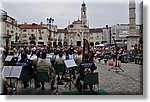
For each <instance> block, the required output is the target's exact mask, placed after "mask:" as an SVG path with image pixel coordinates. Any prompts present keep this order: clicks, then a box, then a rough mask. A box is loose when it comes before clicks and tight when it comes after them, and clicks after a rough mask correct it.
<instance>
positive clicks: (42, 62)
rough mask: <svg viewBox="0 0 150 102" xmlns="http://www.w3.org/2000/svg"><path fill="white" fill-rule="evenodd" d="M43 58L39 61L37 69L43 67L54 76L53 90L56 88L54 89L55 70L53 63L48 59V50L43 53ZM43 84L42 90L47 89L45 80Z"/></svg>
mask: <svg viewBox="0 0 150 102" xmlns="http://www.w3.org/2000/svg"><path fill="white" fill-rule="evenodd" d="M41 58H42V59H41V60H40V61H38V62H37V70H38V69H43V70H46V71H47V72H48V73H49V75H50V76H51V77H52V82H51V90H54V89H56V88H55V87H54V79H55V78H54V77H55V70H54V68H53V67H52V64H51V63H50V62H49V61H47V60H46V52H43V53H42V56H41ZM41 84H42V90H45V87H44V82H42V83H41Z"/></svg>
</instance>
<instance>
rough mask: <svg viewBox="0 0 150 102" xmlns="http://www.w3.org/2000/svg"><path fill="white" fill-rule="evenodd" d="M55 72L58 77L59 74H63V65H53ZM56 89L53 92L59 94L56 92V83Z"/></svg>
mask: <svg viewBox="0 0 150 102" xmlns="http://www.w3.org/2000/svg"><path fill="white" fill-rule="evenodd" d="M55 70H56V73H57V74H58V75H60V74H62V75H63V74H64V73H65V65H64V64H56V65H55ZM58 81H59V80H58ZM56 88H57V89H56V92H55V94H59V91H58V82H57V87H56Z"/></svg>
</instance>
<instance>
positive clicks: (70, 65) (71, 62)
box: [64, 59, 77, 90]
mask: <svg viewBox="0 0 150 102" xmlns="http://www.w3.org/2000/svg"><path fill="white" fill-rule="evenodd" d="M64 63H65V65H66V67H67V69H68V70H69V74H70V76H69V79H68V80H67V83H66V84H65V87H66V86H67V85H68V84H69V90H71V83H72V84H74V82H73V80H72V71H73V69H74V68H75V67H76V66H77V65H76V63H75V61H74V60H73V59H71V60H65V61H64ZM74 85H75V84H74Z"/></svg>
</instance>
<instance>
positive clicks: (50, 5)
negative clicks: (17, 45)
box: [1, 0, 142, 28]
mask: <svg viewBox="0 0 150 102" xmlns="http://www.w3.org/2000/svg"><path fill="white" fill-rule="evenodd" d="M141 1H142V0H136V4H137V5H136V8H137V9H136V17H137V20H136V21H137V23H139V16H140V14H139V9H138V8H139V3H140V2H141ZM82 2H83V0H25V1H22V0H1V9H3V10H5V11H7V13H8V15H10V16H12V17H13V18H15V19H16V20H17V21H18V23H24V22H27V23H33V22H34V23H40V22H41V21H42V22H44V23H46V18H49V17H52V18H54V20H55V21H54V24H56V25H58V28H65V27H67V25H68V23H69V22H72V21H74V20H77V19H78V18H80V10H81V4H82ZM84 2H85V3H86V6H87V13H88V20H89V26H90V27H91V28H93V27H105V25H106V24H108V25H109V26H112V25H114V24H118V23H129V20H128V14H129V10H128V5H129V1H128V0H84Z"/></svg>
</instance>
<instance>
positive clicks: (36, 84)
mask: <svg viewBox="0 0 150 102" xmlns="http://www.w3.org/2000/svg"><path fill="white" fill-rule="evenodd" d="M36 56H37V58H36V59H34V60H33V69H34V84H35V88H38V87H40V84H38V83H37V80H36V76H35V73H36V71H37V62H38V61H39V60H40V51H39V52H37V53H36Z"/></svg>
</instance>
